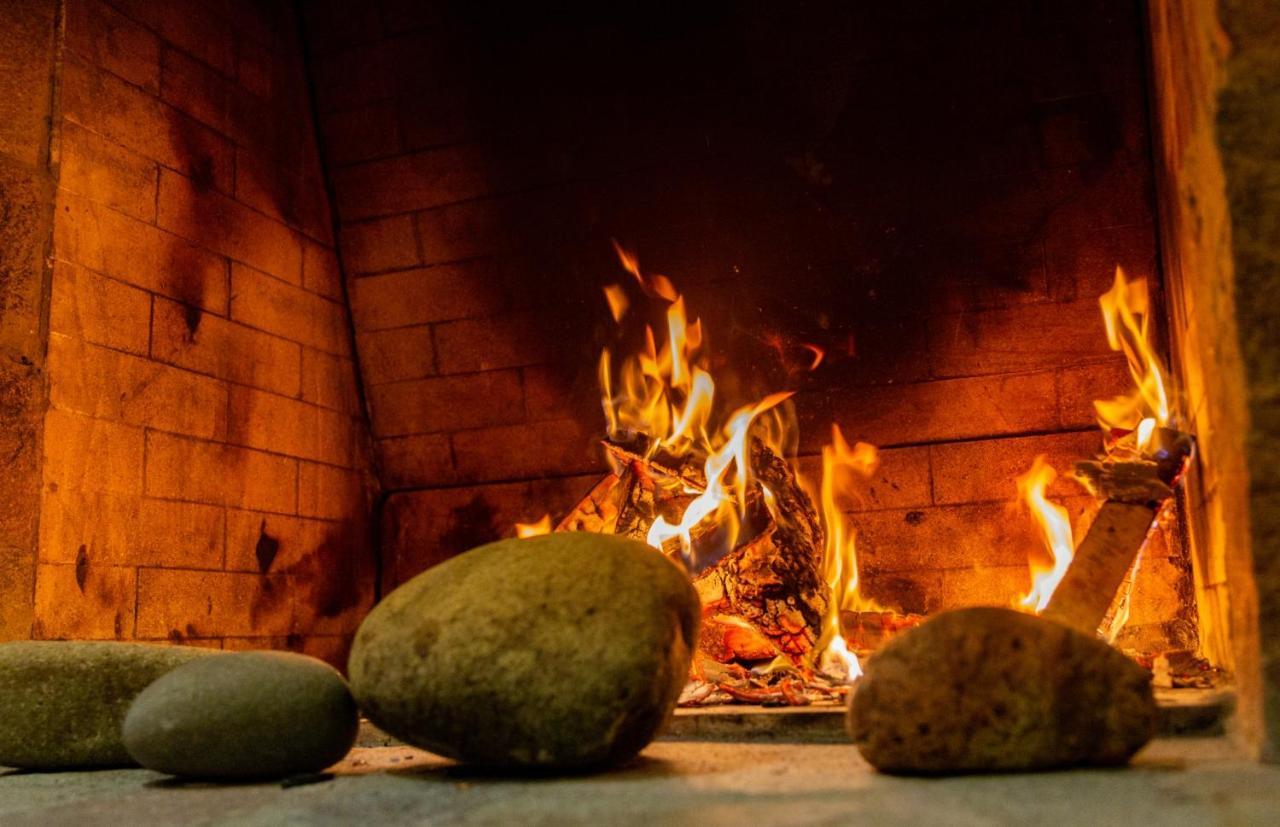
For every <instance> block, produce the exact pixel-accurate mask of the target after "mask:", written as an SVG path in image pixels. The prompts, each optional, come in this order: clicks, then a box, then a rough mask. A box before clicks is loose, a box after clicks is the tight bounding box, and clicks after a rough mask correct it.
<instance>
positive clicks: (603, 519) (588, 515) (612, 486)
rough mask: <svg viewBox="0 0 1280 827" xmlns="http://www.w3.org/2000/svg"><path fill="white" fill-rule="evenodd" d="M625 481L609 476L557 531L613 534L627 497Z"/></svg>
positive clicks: (616, 476)
mask: <svg viewBox="0 0 1280 827" xmlns="http://www.w3.org/2000/svg"><path fill="white" fill-rule="evenodd" d="M628 485H629V481H628V482H627V484H623V480H622V478H621V477H619V476H618V475H617V474H608V475H606V476H605V477H604V478H603V479H601V480H600V482H598V483H596V484H595V487H594V488H592V489H591V491H590V492H589V493H588V494H587V496H585V497H583V498H582V501H581V502H579V503H578V504H577V505H576V506H574V509H573V510H572V511H570V512H569V513H568V514H566V515H565V518H564V519H563V520H561V521H560V522H559V523H558V524H557V525H556V528H555V530H556V531H590V532H593V533H595V534H613V533H615V532H614V528H615V527H616V526H617V523H618V512H619V511H620V510H621V506H622V499H623V497H625V496H626V488H627V486H628Z"/></svg>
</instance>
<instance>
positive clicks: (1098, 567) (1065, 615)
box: [1043, 500, 1159, 635]
mask: <svg viewBox="0 0 1280 827" xmlns="http://www.w3.org/2000/svg"><path fill="white" fill-rule="evenodd" d="M1158 512H1159V507H1158V506H1157V507H1154V508H1153V507H1152V506H1150V505H1148V504H1146V503H1126V502H1119V501H1114V500H1109V501H1107V502H1105V503H1103V504H1102V508H1101V509H1100V510H1099V511H1098V516H1097V517H1096V518H1094V521H1093V525H1091V526H1089V533H1088V534H1086V535H1085V537H1084V540H1082V541H1081V542H1080V545H1079V546H1077V547H1076V556H1075V559H1074V560H1072V561H1071V567H1070V568H1068V569H1067V573H1066V575H1065V576H1064V577H1063V578H1062V582H1061V583H1059V584H1058V588H1057V589H1055V590H1054V592H1053V597H1052V598H1051V599H1050V600H1049V605H1048V606H1046V607H1045V610H1044V612H1043V615H1044V617H1047V618H1048V619H1050V620H1056V621H1058V622H1059V623H1065V624H1066V625H1068V626H1070V627H1072V628H1073V629H1077V630H1078V631H1081V632H1084V633H1086V634H1090V635H1092V634H1095V633H1096V632H1097V631H1098V627H1099V626H1100V625H1101V624H1102V621H1103V619H1105V618H1106V616H1107V610H1108V609H1110V608H1111V603H1112V601H1113V600H1114V599H1115V596H1116V590H1117V589H1119V588H1120V584H1121V583H1123V582H1124V578H1125V575H1126V574H1128V572H1129V569H1130V568H1131V567H1132V566H1133V561H1134V559H1135V558H1136V557H1137V556H1138V552H1139V551H1141V550H1142V546H1143V545H1144V544H1145V543H1146V541H1147V535H1148V533H1150V531H1151V526H1152V524H1153V523H1154V522H1155V519H1156V514H1157V513H1158Z"/></svg>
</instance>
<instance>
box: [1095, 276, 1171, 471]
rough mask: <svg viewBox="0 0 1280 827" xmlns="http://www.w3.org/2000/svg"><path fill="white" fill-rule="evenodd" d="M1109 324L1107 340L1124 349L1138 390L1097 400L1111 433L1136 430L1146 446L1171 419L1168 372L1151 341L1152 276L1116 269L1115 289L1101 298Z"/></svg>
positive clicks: (1140, 443) (1139, 443) (1139, 441)
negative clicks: (1132, 277) (1149, 284)
mask: <svg viewBox="0 0 1280 827" xmlns="http://www.w3.org/2000/svg"><path fill="white" fill-rule="evenodd" d="M1098 304H1099V305H1100V306H1101V307H1102V318H1103V320H1104V321H1105V322H1106V325H1107V343H1108V344H1109V345H1110V346H1111V349H1112V350H1116V351H1121V352H1123V353H1124V355H1125V359H1126V361H1127V362H1128V365H1129V374H1130V375H1131V376H1132V377H1133V382H1134V385H1135V389H1134V391H1133V392H1132V393H1129V394H1127V395H1124V396H1118V397H1115V398H1114V399H1099V400H1096V401H1095V402H1094V403H1093V406H1094V409H1095V410H1096V411H1097V414H1098V421H1099V422H1100V423H1101V425H1102V427H1103V429H1104V430H1105V431H1107V432H1108V433H1116V432H1118V433H1120V434H1124V433H1127V432H1133V433H1134V439H1135V441H1136V443H1137V447H1138V448H1139V449H1143V448H1146V447H1147V446H1148V445H1149V444H1150V441H1151V436H1152V434H1153V433H1154V432H1155V429H1156V427H1157V426H1163V425H1167V424H1168V423H1169V417H1170V411H1169V394H1168V390H1167V384H1166V382H1165V378H1164V376H1165V371H1164V367H1163V365H1162V363H1161V361H1160V358H1159V357H1158V356H1157V355H1156V353H1155V348H1154V346H1153V345H1152V343H1151V340H1150V320H1151V299H1150V295H1149V294H1148V292H1147V282H1146V279H1135V280H1134V281H1128V280H1127V279H1126V278H1125V274H1124V270H1123V269H1121V268H1120V267H1116V278H1115V282H1114V283H1113V285H1112V287H1111V289H1110V290H1108V291H1107V292H1106V293H1103V294H1102V295H1101V296H1100V297H1099V298H1098Z"/></svg>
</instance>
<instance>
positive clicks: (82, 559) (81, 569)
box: [76, 543, 89, 594]
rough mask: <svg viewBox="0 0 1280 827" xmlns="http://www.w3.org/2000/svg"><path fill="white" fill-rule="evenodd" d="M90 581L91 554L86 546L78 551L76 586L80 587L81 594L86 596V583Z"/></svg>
mask: <svg viewBox="0 0 1280 827" xmlns="http://www.w3.org/2000/svg"><path fill="white" fill-rule="evenodd" d="M88 579H89V554H88V552H87V550H86V549H85V546H84V544H83V543H82V544H81V545H80V548H78V549H76V586H77V587H79V589H80V593H81V594H84V584H85V581H86V580H88Z"/></svg>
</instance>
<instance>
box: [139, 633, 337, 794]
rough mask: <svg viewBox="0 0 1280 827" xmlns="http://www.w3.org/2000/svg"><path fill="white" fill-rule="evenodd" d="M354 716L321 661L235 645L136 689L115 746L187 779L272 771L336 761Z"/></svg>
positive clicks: (304, 769) (291, 771)
mask: <svg viewBox="0 0 1280 827" xmlns="http://www.w3.org/2000/svg"><path fill="white" fill-rule="evenodd" d="M358 724H359V715H358V714H357V712H356V705H355V701H354V700H352V698H351V693H350V692H349V691H348V690H347V684H346V681H344V680H343V679H342V676H341V675H340V674H338V672H337V670H335V669H334V668H333V667H331V666H329V665H328V664H326V663H324V662H323V661H319V660H316V659H315V658H310V657H306V656H305V655H296V654H292V653H289V652H238V653H235V654H229V655H226V656H224V657H220V658H210V659H206V660H202V661H196V662H194V663H189V664H187V665H185V666H180V667H178V668H177V669H174V670H173V671H172V672H170V673H169V674H167V675H165V676H164V677H162V678H160V679H159V680H157V681H156V682H155V683H153V684H151V686H149V687H147V688H146V689H145V690H143V692H142V693H141V694H140V695H138V698H137V700H135V701H134V702H133V706H132V707H130V708H129V714H128V716H127V717H126V718H125V720H124V744H125V747H126V748H127V749H128V750H129V754H130V755H132V756H133V757H134V759H135V760H136V761H137V762H138V763H139V764H141V765H142V766H144V767H147V768H148V769H152V770H156V771H158V772H164V773H169V774H170V775H181V776H188V777H194V778H223V779H247V778H277V777H281V776H287V775H296V774H300V773H311V772H318V771H320V770H323V769H324V768H325V767H328V766H329V765H331V764H333V763H335V762H337V761H339V760H341V759H342V757H343V756H344V755H346V754H347V751H348V750H349V749H351V745H352V744H353V743H354V742H355V738H356V729H357V726H358Z"/></svg>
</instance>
